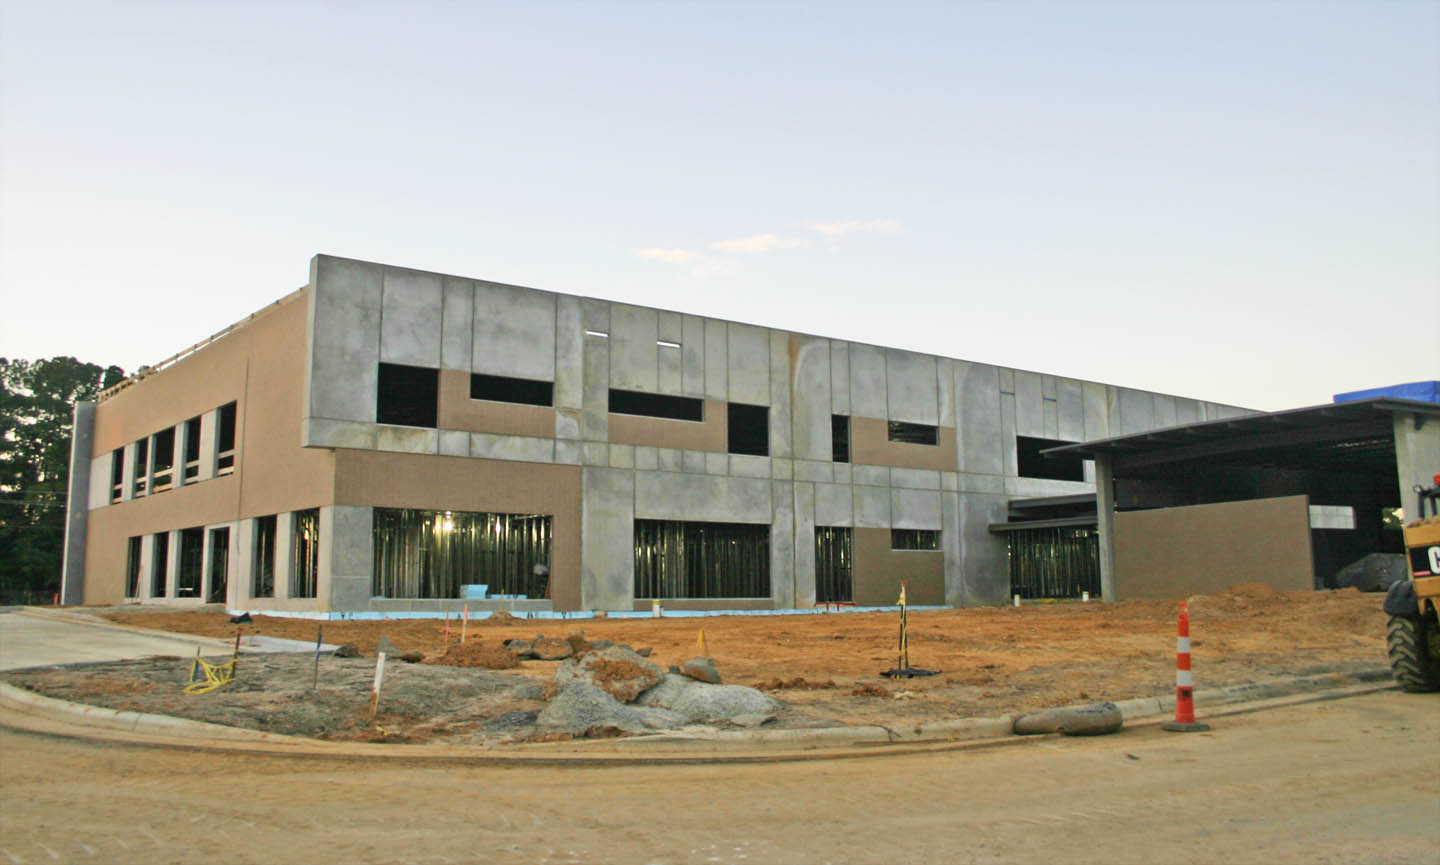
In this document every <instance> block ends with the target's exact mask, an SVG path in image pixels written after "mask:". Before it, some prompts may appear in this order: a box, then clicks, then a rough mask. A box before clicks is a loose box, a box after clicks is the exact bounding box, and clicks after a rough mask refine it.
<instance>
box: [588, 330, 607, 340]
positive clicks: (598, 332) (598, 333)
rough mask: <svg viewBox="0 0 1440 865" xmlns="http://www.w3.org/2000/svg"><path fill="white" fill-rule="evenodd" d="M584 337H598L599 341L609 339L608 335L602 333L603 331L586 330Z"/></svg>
mask: <svg viewBox="0 0 1440 865" xmlns="http://www.w3.org/2000/svg"><path fill="white" fill-rule="evenodd" d="M585 335H586V336H598V337H600V338H601V339H609V338H610V334H608V333H606V332H605V331H603V330H587V331H585Z"/></svg>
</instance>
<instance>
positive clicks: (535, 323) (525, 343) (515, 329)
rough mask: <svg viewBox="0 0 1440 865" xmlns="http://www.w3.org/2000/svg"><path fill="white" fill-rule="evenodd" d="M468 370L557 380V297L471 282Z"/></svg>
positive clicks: (515, 288) (525, 289) (511, 287)
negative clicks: (472, 332) (472, 333)
mask: <svg viewBox="0 0 1440 865" xmlns="http://www.w3.org/2000/svg"><path fill="white" fill-rule="evenodd" d="M472 351H473V357H472V360H471V363H472V366H471V369H472V370H473V371H474V372H483V373H488V374H490V375H506V376H513V377H515V378H531V379H540V380H543V381H554V379H555V295H553V294H551V293H550V292H547V291H536V290H535V289H532V288H520V287H518V286H513V285H500V284H499V283H494V282H477V283H475V341H474V344H473V349H472Z"/></svg>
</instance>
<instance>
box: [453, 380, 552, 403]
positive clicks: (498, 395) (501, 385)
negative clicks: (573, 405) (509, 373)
mask: <svg viewBox="0 0 1440 865" xmlns="http://www.w3.org/2000/svg"><path fill="white" fill-rule="evenodd" d="M470 398H471V399H488V400H491V401H493V402H518V403H522V404H524V405H543V406H550V405H554V404H555V383H554V382H549V381H537V380H535V379H528V378H508V377H506V376H503V375H483V374H481V373H478V372H475V373H471V374H470Z"/></svg>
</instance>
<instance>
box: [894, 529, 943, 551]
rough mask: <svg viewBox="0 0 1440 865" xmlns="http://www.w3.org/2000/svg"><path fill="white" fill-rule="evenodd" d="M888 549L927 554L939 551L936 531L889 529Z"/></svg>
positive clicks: (937, 532)
mask: <svg viewBox="0 0 1440 865" xmlns="http://www.w3.org/2000/svg"><path fill="white" fill-rule="evenodd" d="M890 549H892V550H918V551H921V552H929V551H932V550H938V549H940V532H939V530H937V529H891V530H890Z"/></svg>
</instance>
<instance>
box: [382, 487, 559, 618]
mask: <svg viewBox="0 0 1440 865" xmlns="http://www.w3.org/2000/svg"><path fill="white" fill-rule="evenodd" d="M373 526H374V533H375V576H374V583H373V591H374V593H375V594H376V595H377V596H379V597H384V598H459V597H461V594H462V592H463V589H462V588H461V587H462V586H465V585H473V584H483V585H486V586H489V589H488V593H489V594H490V595H491V596H492V597H493V596H495V595H524V596H526V597H529V598H542V597H548V593H549V586H550V550H551V542H552V541H551V539H552V534H553V528H552V526H553V519H552V517H550V516H549V515H548V514H496V513H476V512H470V511H422V510H410V509H402V508H375V509H374V523H373Z"/></svg>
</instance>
